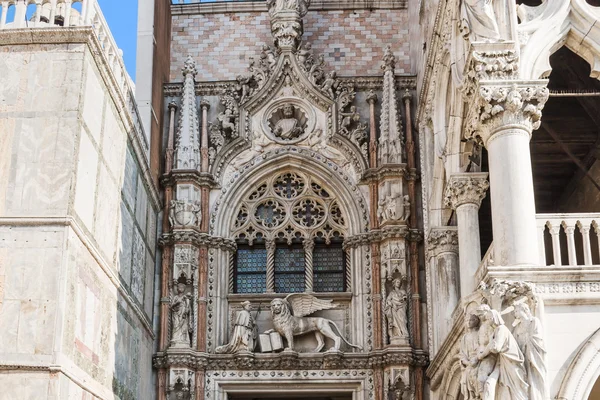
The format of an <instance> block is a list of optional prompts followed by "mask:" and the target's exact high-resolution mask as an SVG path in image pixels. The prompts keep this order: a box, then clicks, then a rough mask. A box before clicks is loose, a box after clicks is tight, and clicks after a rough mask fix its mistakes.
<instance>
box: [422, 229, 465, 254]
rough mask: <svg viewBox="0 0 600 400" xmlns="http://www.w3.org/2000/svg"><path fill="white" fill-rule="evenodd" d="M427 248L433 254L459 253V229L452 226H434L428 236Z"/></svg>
mask: <svg viewBox="0 0 600 400" xmlns="http://www.w3.org/2000/svg"><path fill="white" fill-rule="evenodd" d="M427 248H428V250H429V252H430V253H431V254H432V255H433V256H437V255H440V254H443V253H455V254H458V229H457V228H456V227H451V226H445V227H439V228H432V229H431V231H429V235H428V236H427Z"/></svg>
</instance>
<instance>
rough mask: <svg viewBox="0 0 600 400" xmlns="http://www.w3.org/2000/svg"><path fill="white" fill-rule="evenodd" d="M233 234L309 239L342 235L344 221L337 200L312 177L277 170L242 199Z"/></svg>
mask: <svg viewBox="0 0 600 400" xmlns="http://www.w3.org/2000/svg"><path fill="white" fill-rule="evenodd" d="M232 229H233V231H234V236H235V237H236V238H238V239H245V240H247V241H248V242H249V244H252V243H253V242H254V241H255V240H257V239H259V238H260V239H265V240H274V239H284V240H286V241H287V242H288V243H290V244H291V242H292V241H293V240H294V239H304V240H313V239H315V238H320V239H323V240H325V242H326V243H329V242H330V241H331V240H332V239H333V238H335V237H338V238H343V237H344V234H345V232H346V221H345V218H344V215H343V213H342V211H341V208H340V206H339V204H338V202H337V200H336V199H335V198H334V197H333V196H332V195H331V193H330V192H329V191H328V190H327V189H325V188H324V186H323V185H322V184H321V183H320V182H318V181H316V180H315V179H314V178H312V177H310V178H309V177H308V176H306V175H304V174H300V173H297V172H287V173H281V174H278V175H277V176H275V177H273V178H271V179H268V180H266V181H264V182H262V183H261V184H259V185H258V187H257V189H255V190H254V191H253V192H251V193H250V194H249V195H248V196H246V198H245V199H244V200H243V201H242V204H241V205H240V206H239V208H238V211H237V218H236V219H235V221H234V226H233V227H232Z"/></svg>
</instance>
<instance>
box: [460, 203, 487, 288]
mask: <svg viewBox="0 0 600 400" xmlns="http://www.w3.org/2000/svg"><path fill="white" fill-rule="evenodd" d="M478 212H479V206H478V205H477V204H473V203H465V204H462V205H460V206H458V207H457V208H456V216H457V219H458V246H459V249H460V252H459V264H460V294H461V297H465V296H467V295H469V294H471V293H473V292H474V291H475V289H476V288H477V283H478V282H475V279H474V277H475V272H477V268H479V263H480V261H481V243H480V241H479V216H478Z"/></svg>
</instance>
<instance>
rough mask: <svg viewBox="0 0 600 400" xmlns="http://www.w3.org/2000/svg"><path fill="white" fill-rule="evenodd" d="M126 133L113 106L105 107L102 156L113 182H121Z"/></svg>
mask: <svg viewBox="0 0 600 400" xmlns="http://www.w3.org/2000/svg"><path fill="white" fill-rule="evenodd" d="M126 146H127V134H126V133H125V129H124V128H123V127H122V124H121V123H120V122H119V119H118V117H117V115H116V111H115V109H114V107H113V106H111V105H109V106H107V107H106V112H105V115H104V128H103V131H102V157H103V158H104V160H105V161H106V165H107V166H108V169H109V171H110V173H111V174H112V176H113V178H114V179H115V182H121V179H122V175H123V169H124V166H125V160H124V157H125V148H126Z"/></svg>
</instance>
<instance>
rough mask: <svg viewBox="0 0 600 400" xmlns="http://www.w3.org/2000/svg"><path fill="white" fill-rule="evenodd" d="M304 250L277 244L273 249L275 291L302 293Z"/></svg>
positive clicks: (299, 247) (296, 246) (294, 246)
mask: <svg viewBox="0 0 600 400" xmlns="http://www.w3.org/2000/svg"><path fill="white" fill-rule="evenodd" d="M304 270H305V268H304V249H303V248H302V246H300V245H292V246H285V245H281V244H278V245H277V248H276V249H275V291H276V292H277V293H298V292H304Z"/></svg>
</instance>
